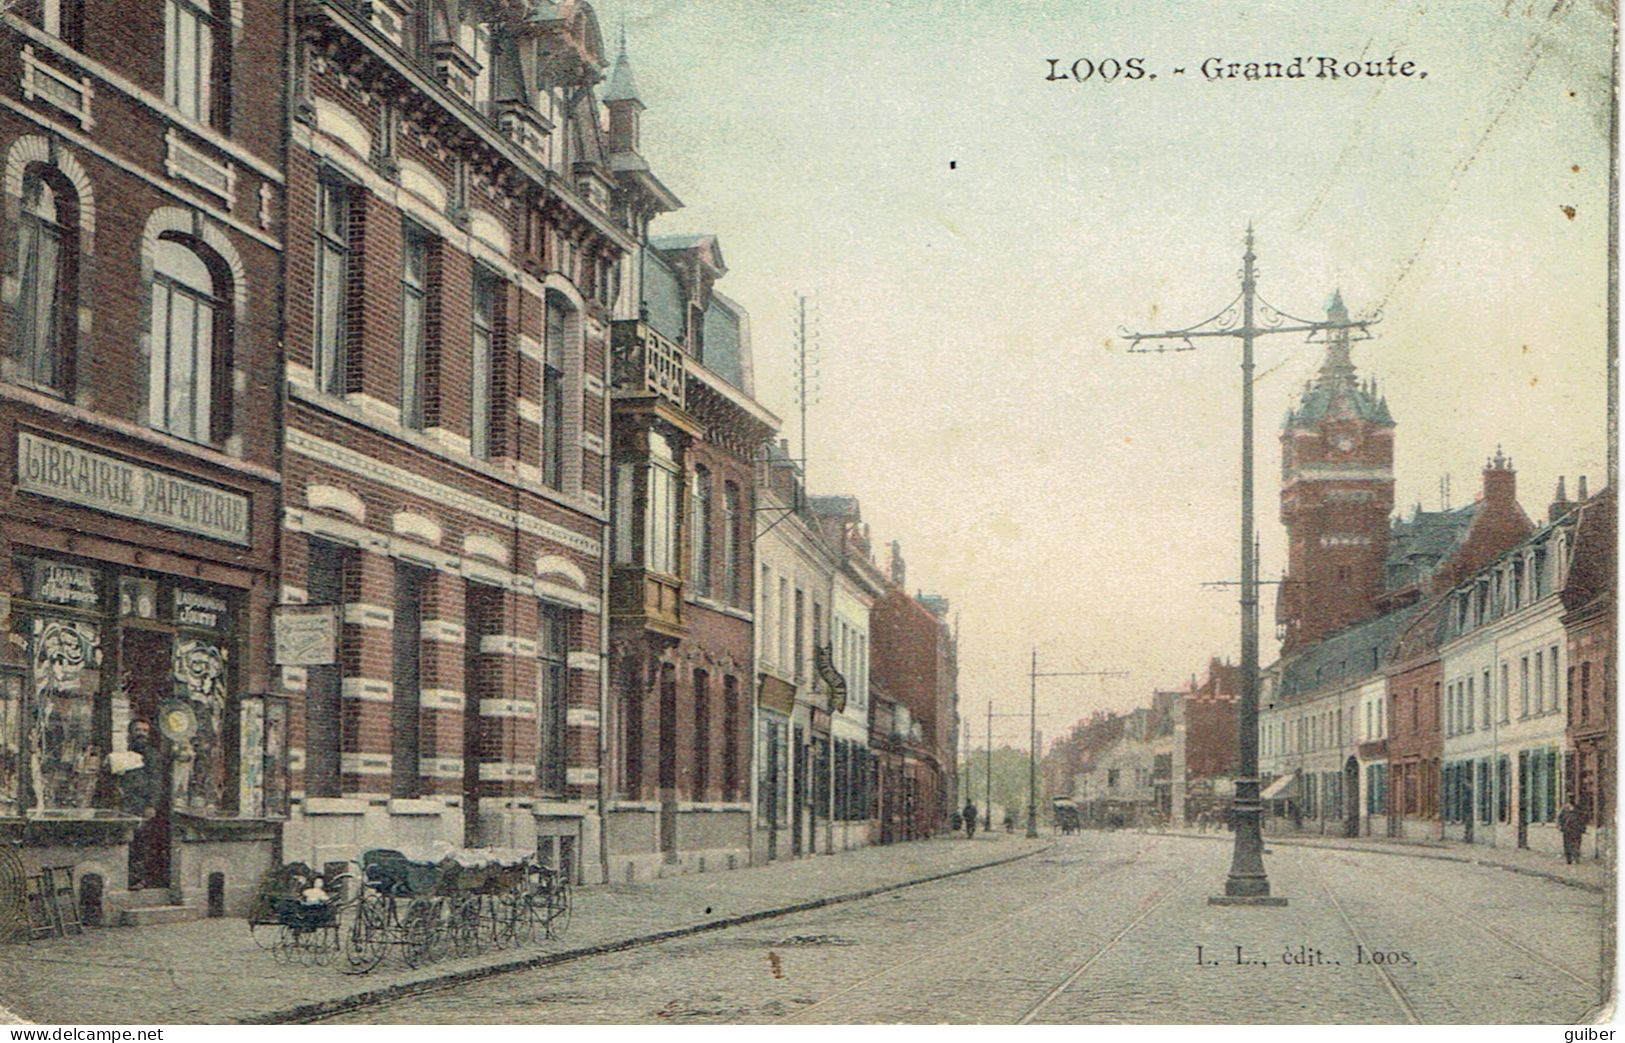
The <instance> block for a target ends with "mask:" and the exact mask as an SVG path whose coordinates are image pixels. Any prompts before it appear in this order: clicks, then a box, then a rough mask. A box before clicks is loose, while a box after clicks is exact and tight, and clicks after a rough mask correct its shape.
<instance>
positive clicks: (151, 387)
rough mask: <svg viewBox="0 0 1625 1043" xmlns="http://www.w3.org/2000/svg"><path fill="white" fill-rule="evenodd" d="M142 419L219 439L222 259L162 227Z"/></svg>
mask: <svg viewBox="0 0 1625 1043" xmlns="http://www.w3.org/2000/svg"><path fill="white" fill-rule="evenodd" d="M152 267H153V273H152V330H151V333H152V342H151V343H152V357H151V360H150V362H149V372H148V384H147V387H148V397H147V418H148V423H150V424H151V425H152V426H153V427H155V428H157V429H158V430H160V431H167V432H169V433H170V434H173V435H179V436H180V437H181V438H186V439H190V440H191V441H194V442H215V441H219V440H221V439H222V438H224V437H225V433H226V432H225V428H226V423H225V418H226V416H227V406H228V404H229V403H228V401H227V399H228V395H227V389H228V388H229V386H230V385H229V384H228V383H226V381H225V378H226V377H227V376H228V374H229V372H230V363H229V359H230V340H231V321H230V318H229V315H230V312H229V309H228V307H227V305H226V303H225V301H226V299H227V298H228V297H229V296H230V289H229V287H228V286H226V285H224V284H225V283H226V282H227V281H228V280H227V279H226V278H225V277H224V276H223V275H222V274H221V272H222V271H223V267H224V266H223V265H222V264H221V263H220V261H219V259H218V258H216V257H215V256H214V254H213V253H212V251H209V250H208V248H207V247H205V246H203V245H202V244H201V243H199V242H197V241H196V240H193V239H191V238H190V237H186V236H181V235H178V234H176V233H173V232H166V233H164V235H162V236H161V237H159V239H158V242H157V245H156V247H155V248H154V251H153V266H152Z"/></svg>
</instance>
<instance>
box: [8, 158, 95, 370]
mask: <svg viewBox="0 0 1625 1043" xmlns="http://www.w3.org/2000/svg"><path fill="white" fill-rule="evenodd" d="M78 223H79V222H78V206H77V200H76V199H75V198H74V194H73V189H72V187H71V186H70V185H69V184H68V182H67V179H66V178H63V177H61V176H60V175H59V174H57V173H56V172H55V171H54V170H53V169H51V168H48V167H45V166H42V165H39V164H35V165H32V166H30V167H29V168H28V170H27V172H26V173H25V174H24V175H23V196H22V207H21V211H20V213H19V214H18V220H17V227H16V240H15V242H16V258H17V281H18V294H17V326H16V340H15V342H14V346H13V353H14V356H15V360H16V373H17V377H18V379H20V380H22V381H24V382H26V383H29V384H34V385H36V386H39V387H45V388H52V389H54V390H57V391H67V390H68V389H69V388H70V387H72V383H73V343H74V332H75V330H74V326H75V323H74V312H75V308H74V298H75V290H76V288H77V287H76V285H75V284H76V282H77V252H78V251H77V245H78V243H77V234H76V233H77V229H78Z"/></svg>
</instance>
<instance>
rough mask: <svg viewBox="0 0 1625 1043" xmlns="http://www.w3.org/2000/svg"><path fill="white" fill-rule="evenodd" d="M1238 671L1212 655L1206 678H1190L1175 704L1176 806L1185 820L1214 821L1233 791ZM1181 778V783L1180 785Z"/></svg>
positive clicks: (1233, 666) (1236, 756) (1237, 752)
mask: <svg viewBox="0 0 1625 1043" xmlns="http://www.w3.org/2000/svg"><path fill="white" fill-rule="evenodd" d="M1239 677H1240V669H1239V668H1238V667H1237V666H1236V665H1235V664H1234V663H1228V662H1225V661H1224V660H1222V659H1219V658H1218V657H1217V656H1215V657H1214V658H1212V659H1209V660H1208V665H1207V674H1206V676H1205V677H1203V678H1202V680H1201V681H1196V680H1195V679H1192V681H1191V685H1190V689H1189V691H1187V692H1185V693H1184V694H1183V695H1182V697H1181V699H1180V700H1179V703H1178V706H1177V713H1178V720H1179V729H1180V735H1181V741H1180V742H1179V743H1178V746H1177V748H1176V769H1182V770H1177V771H1176V775H1175V785H1176V787H1177V788H1182V789H1183V799H1182V800H1180V801H1177V802H1176V807H1179V808H1182V809H1183V814H1184V817H1185V821H1187V822H1190V821H1194V820H1195V819H1196V817H1197V816H1198V815H1200V814H1202V813H1204V812H1205V813H1206V814H1207V816H1208V818H1209V819H1216V818H1217V817H1218V816H1219V815H1220V814H1221V812H1222V806H1223V805H1225V804H1227V803H1228V801H1229V798H1230V797H1231V795H1232V794H1233V793H1234V785H1235V783H1234V776H1235V773H1236V764H1237V762H1238V761H1237V758H1238V757H1239V755H1240V750H1239V749H1238V748H1237V731H1236V728H1237V723H1238V718H1237V714H1236V710H1237V700H1238V699H1239V697H1240V688H1239ZM1181 780H1182V781H1181Z"/></svg>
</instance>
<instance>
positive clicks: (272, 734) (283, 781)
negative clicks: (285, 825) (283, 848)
mask: <svg viewBox="0 0 1625 1043" xmlns="http://www.w3.org/2000/svg"><path fill="white" fill-rule="evenodd" d="M262 698H263V700H264V702H265V760H264V765H265V769H264V779H265V783H264V786H265V812H264V813H265V817H266V818H286V817H287V816H288V700H286V699H283V698H280V697H277V696H272V695H268V696H263V697H262Z"/></svg>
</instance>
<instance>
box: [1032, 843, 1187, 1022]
mask: <svg viewBox="0 0 1625 1043" xmlns="http://www.w3.org/2000/svg"><path fill="white" fill-rule="evenodd" d="M1198 871H1199V870H1198V869H1195V868H1193V869H1190V870H1188V871H1186V872H1185V873H1184V874H1182V875H1181V876H1180V877H1179V879H1178V880H1175V881H1174V882H1173V883H1172V884H1170V885H1169V886H1168V887H1166V888H1164V889H1163V890H1162V891H1161V892H1159V893H1158V894H1156V895H1154V896H1152V898H1151V900H1150V901H1148V902H1147V903H1146V904H1145V906H1144V907H1143V908H1141V910H1140V912H1139V913H1138V914H1137V915H1135V917H1134V919H1132V920H1130V921H1129V922H1128V923H1126V924H1124V925H1123V927H1122V928H1120V929H1119V930H1118V932H1117V933H1116V934H1114V935H1112V936H1111V937H1110V938H1109V939H1107V940H1106V941H1105V942H1104V943H1103V944H1101V945H1100V946H1099V947H1098V948H1096V949H1095V951H1094V952H1093V953H1091V954H1090V955H1089V958H1088V959H1086V960H1084V961H1083V962H1082V963H1080V964H1078V966H1077V967H1075V968H1074V969H1073V970H1072V971H1071V972H1070V973H1069V974H1067V976H1066V977H1065V978H1062V979H1061V981H1060V983H1059V984H1057V985H1056V986H1055V987H1054V988H1052V989H1050V990H1049V992H1047V993H1045V994H1044V996H1043V998H1042V999H1040V1000H1039V1001H1038V1002H1037V1003H1035V1004H1033V1005H1032V1006H1030V1007H1028V1008H1027V1009H1026V1010H1025V1011H1023V1012H1022V1014H1021V1016H1020V1017H1019V1018H1017V1019H1016V1022H1015V1023H1016V1024H1018V1025H1030V1024H1032V1023H1033V1019H1034V1018H1036V1017H1038V1015H1039V1014H1041V1013H1043V1011H1044V1010H1045V1008H1047V1007H1048V1006H1049V1005H1050V1004H1051V1003H1053V1002H1055V1001H1056V1000H1057V999H1059V998H1060V997H1061V996H1062V995H1063V994H1064V993H1065V992H1066V991H1067V990H1068V989H1070V988H1071V987H1072V985H1073V984H1074V983H1075V982H1077V980H1078V979H1079V978H1081V977H1083V975H1084V973H1085V972H1087V971H1088V970H1089V968H1090V967H1092V966H1094V964H1095V961H1096V960H1098V959H1100V958H1101V957H1102V956H1104V955H1106V953H1107V952H1109V951H1110V950H1111V949H1112V948H1113V947H1114V946H1116V945H1117V943H1118V942H1120V941H1122V940H1123V939H1124V938H1126V937H1127V936H1128V934H1129V932H1130V931H1133V930H1134V928H1136V927H1138V926H1139V925H1140V924H1141V922H1142V921H1144V920H1145V919H1146V917H1148V916H1150V915H1151V914H1152V913H1153V912H1155V911H1156V910H1157V909H1158V908H1159V907H1160V906H1161V905H1162V904H1163V903H1164V902H1166V901H1167V900H1168V899H1169V898H1172V897H1173V896H1174V894H1175V893H1177V892H1178V891H1179V890H1180V888H1182V887H1184V886H1185V885H1186V884H1187V883H1189V882H1190V880H1191V878H1192V877H1194V876H1195V875H1196V874H1197V872H1198Z"/></svg>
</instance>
